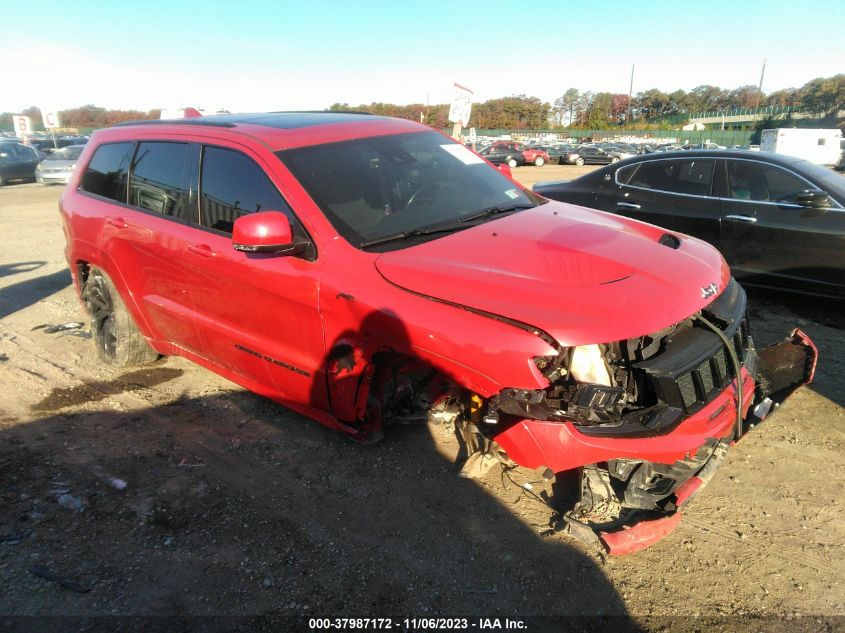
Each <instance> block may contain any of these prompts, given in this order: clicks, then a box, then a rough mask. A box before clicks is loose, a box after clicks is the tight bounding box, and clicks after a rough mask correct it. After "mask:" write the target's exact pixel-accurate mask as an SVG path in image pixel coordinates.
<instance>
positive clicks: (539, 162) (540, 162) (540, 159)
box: [534, 156, 546, 167]
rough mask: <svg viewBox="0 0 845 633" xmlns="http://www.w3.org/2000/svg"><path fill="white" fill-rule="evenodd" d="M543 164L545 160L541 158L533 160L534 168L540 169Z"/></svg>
mask: <svg viewBox="0 0 845 633" xmlns="http://www.w3.org/2000/svg"><path fill="white" fill-rule="evenodd" d="M545 164H546V159H545V158H543V157H542V156H538V157H537V158H535V159H534V166H535V167H542V166H543V165H545Z"/></svg>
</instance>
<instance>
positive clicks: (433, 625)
mask: <svg viewBox="0 0 845 633" xmlns="http://www.w3.org/2000/svg"><path fill="white" fill-rule="evenodd" d="M308 628H309V629H310V630H312V631H319V630H329V631H332V630H334V631H354V630H359V631H360V630H364V631H369V630H384V631H390V630H398V631H452V630H472V629H475V630H479V631H519V630H526V629H527V625H526V623H525V622H524V621H523V620H520V619H518V618H513V619H512V618H309V620H308Z"/></svg>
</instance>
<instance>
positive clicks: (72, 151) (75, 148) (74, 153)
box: [44, 145, 85, 160]
mask: <svg viewBox="0 0 845 633" xmlns="http://www.w3.org/2000/svg"><path fill="white" fill-rule="evenodd" d="M83 149H85V146H84V145H71V146H69V147H63V148H62V149H57V150H56V151H55V152H53V153H52V154H50V155H49V156H48V157H47V158H45V159H44V160H76V159H77V158H79V155H80V154H81V153H82V150H83Z"/></svg>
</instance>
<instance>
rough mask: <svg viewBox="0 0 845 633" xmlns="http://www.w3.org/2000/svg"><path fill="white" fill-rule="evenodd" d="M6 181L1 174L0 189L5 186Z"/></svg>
mask: <svg viewBox="0 0 845 633" xmlns="http://www.w3.org/2000/svg"><path fill="white" fill-rule="evenodd" d="M6 182H7V181H6V179H5V178H4V177H3V174H0V187H2V186H3V185H5V184H6Z"/></svg>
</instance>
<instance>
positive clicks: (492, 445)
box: [366, 280, 817, 553]
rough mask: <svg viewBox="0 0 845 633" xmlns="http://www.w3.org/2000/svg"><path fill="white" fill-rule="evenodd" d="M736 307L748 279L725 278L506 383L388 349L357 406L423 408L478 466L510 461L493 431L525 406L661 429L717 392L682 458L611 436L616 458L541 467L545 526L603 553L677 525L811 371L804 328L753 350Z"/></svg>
mask: <svg viewBox="0 0 845 633" xmlns="http://www.w3.org/2000/svg"><path fill="white" fill-rule="evenodd" d="M745 312H746V296H745V291H744V290H743V289H742V288H741V286H740V285H739V284H738V283H736V282H735V281H733V280H731V282H730V284H729V285H728V287H727V288H726V289H725V291H724V292H722V293H721V295H720V296H719V297H718V298H717V299H716V300H715V301H713V302H712V303H711V304H709V305H708V306H707V307H706V308H704V309H703V310H701V312H699V313H696V314H694V315H691V316H690V317H689V318H687V319H685V320H683V321H682V322H680V323H677V324H674V325H673V326H671V327H668V328H665V329H663V330H661V331H659V332H654V333H652V334H649V335H646V336H641V337H638V338H634V339H629V340H625V341H617V342H611V343H604V344H596V345H585V346H577V347H570V348H561V349H560V350H559V353H558V355H557V356H554V357H542V358H535V359H534V363H535V364H536V366H537V368H538V370H540V371H541V372H542V374H543V376H545V377H546V379H547V380H548V383H549V384H548V386H547V387H546V388H545V389H542V390H526V389H517V388H506V389H503V390H502V391H501V392H500V393H498V394H496V395H494V396H492V397H490V398H482V397H480V396H479V395H477V394H474V393H469V392H467V391H466V390H464V389H462V388H460V387H459V386H458V385H456V384H455V383H454V382H452V381H450V380H448V379H446V378H444V377H443V376H442V375H441V374H439V373H438V372H436V371H434V370H432V369H431V368H429V367H427V366H425V365H424V364H422V363H418V362H416V361H413V360H409V359H406V358H392V357H391V356H390V354H389V352H385V356H384V357H382V358H380V359H378V360H380V361H381V362H379V363H378V364H377V366H378V368H379V369H377V370H376V373H375V375H372V376H371V377H370V381H371V384H372V388H371V389H370V391H369V395H368V405H367V415H366V419H367V420H369V421H370V423H372V422H373V421H377V422H378V428H379V429H380V428H381V425H382V424H389V423H391V422H393V423H395V422H399V423H411V422H419V421H426V420H427V421H428V422H429V423H435V424H441V425H446V426H447V427H451V428H454V430H455V432H456V435H457V437H458V440H459V442H460V444H461V448H462V450H461V453H462V455H461V457H462V458H464V459H465V461H464V466H463V469H462V474H463V475H464V476H469V477H474V476H476V477H477V476H483V475H484V473H486V472H487V471H489V470H490V468H492V467H493V466H495V465H497V464H500V465H502V467H504V468H512V467H515V466H516V465H517V464H516V462H515V461H514V460H513V459H512V458H511V457H510V456H509V455H508V454H507V452H506V451H505V450H504V449H503V448H502V447H501V446H500V445H499V443H498V442H497V438H499V437H501V434H502V433H503V432H505V431H506V430H507V429H509V428H510V427H511V426H513V425H517V424H521V423H522V422H523V421H525V420H537V421H543V422H544V423H552V424H558V425H570V426H571V427H574V428H575V429H576V435H577V434H581V435H583V436H589V437H592V438H597V439H598V438H604V439H605V440H612V439H619V440H627V439H633V438H640V439H643V440H646V441H648V442H657V443H659V442H661V439H660V438H661V436H663V435H668V434H670V433H671V432H672V431H673V429H676V428H677V427H678V426H679V425H681V424H682V423H683V422H684V421H685V420H687V419H689V418H691V417H692V416H696V415H697V414H699V413H702V412H703V411H704V410H705V409H706V408H708V407H709V406H710V405H711V404H712V403H714V402H715V400H716V399H721V400H724V404H722V405H721V406H720V408H719V409H718V411H717V413H719V414H721V415H728V416H732V418H731V419H732V420H733V424H732V425H731V424H728V425H727V426H726V427H725V431H724V432H722V433H717V434H714V436H713V437H708V436H703V437H702V442H701V443H700V445H698V446H697V447H696V448H694V449H693V450H689V451H686V452H685V453H684V455H683V457H682V458H681V459H676V460H674V461H672V462H669V463H663V462H659V461H649V460H644V459H636V458H633V457H632V455H631V454H628V455H626V454H624V449H622V448H619V449H618V450H617V454H616V455H615V456H614V458H608V459H606V460H603V461H598V462H594V461H592V460H591V459H588V458H587V457H583V459H579V457H578V456H577V455H576V456H573V457H572V459H574V460H576V461H575V462H574V463H575V464H577V466H576V467H574V468H571V469H567V470H563V471H558V472H554V471H552V470H551V469H548V471H547V472H548V473H550V477H553V478H554V479H555V495H554V496H555V498H554V499H553V500H551V499H550V500H549V503H550V505H551V506H553V507H554V508H555V514H554V515H553V517H552V522H551V525H552V527H553V529H555V530H565V531H567V532H569V533H570V534H572V535H573V536H575V537H576V538H579V539H580V540H582V541H586V542H589V543H592V544H594V545H595V544H598V545H600V546H601V547H602V548H603V549H606V550H610V551H611V552H612V553H626V552H629V551H636V550H637V549H641V548H643V547H647V546H648V545H650V544H652V543H653V542H656V541H657V540H659V539H660V538H662V537H663V536H665V534H666V533H668V531H671V529H672V528H674V526H675V525H676V524H677V521H678V520H679V519H680V514H679V513H678V510H679V508H681V507H682V506H683V505H684V504H685V503H686V502H688V501H689V499H690V498H691V497H692V495H693V494H695V493H696V492H697V491H698V489H700V488H701V486H702V485H703V484H704V483H706V482H707V481H708V480H709V479H710V477H712V475H713V473H714V472H715V470H716V468H717V467H718V465H719V464H720V463H721V462H722V461H723V459H724V457H725V454H726V451H727V448H728V446H729V445H730V444H731V443H733V442H735V441H736V440H738V439H739V438H740V437H741V436H742V435H743V434H744V433H746V432H747V431H748V430H749V429H750V428H751V427H753V426H754V425H755V424H756V423H758V422H759V421H761V420H762V419H763V418H765V417H766V415H767V414H768V413H770V412H771V411H772V410H773V409H775V408H776V407H777V406H778V405H779V404H780V403H781V402H783V401H784V400H785V399H786V398H787V397H788V396H789V395H790V394H791V393H792V391H794V390H795V389H796V388H797V387H799V386H800V385H802V384H806V383H807V382H809V381H810V380H812V376H813V372H814V370H815V362H816V357H817V352H816V349H815V346H814V345H813V344H812V342H811V341H810V340H809V339H808V338H807V337H806V336H805V335H803V333H801V332H800V331H797V330H796V331H795V332H793V333H792V334H791V335H790V336H789V337H787V338H786V339H785V340H784V341H782V342H780V343H778V344H776V345H773V346H770V347H767V348H764V349H762V350H760V351H759V352H758V351H757V350H756V349H755V346H754V341H753V338H752V335H751V330H750V327H749V324H748V320H747V318H746V315H745ZM752 383H753V392H752V391H748V389H750V388H751V384H752ZM745 387H748V389H746V388H745ZM728 394H731V396H730V397H728ZM742 394H746V395H745V400H746V401H743V395H742ZM729 403H730V406H729ZM714 406H715V404H714ZM710 408H712V407H710ZM699 417H700V416H699ZM709 417H710V419H713V418H714V417H715V414H711V415H710V416H709ZM730 421H731V420H728V422H730ZM620 539H621V540H620Z"/></svg>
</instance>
